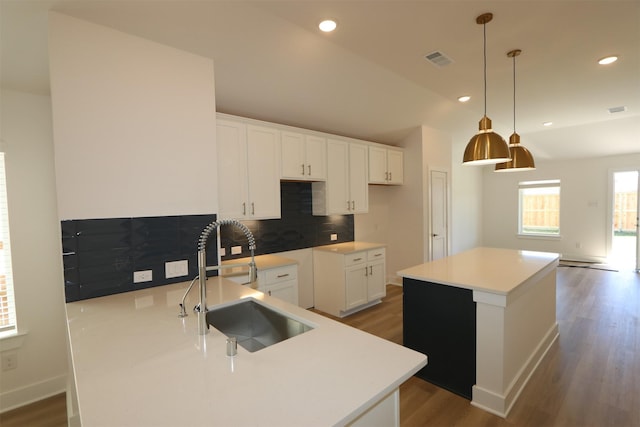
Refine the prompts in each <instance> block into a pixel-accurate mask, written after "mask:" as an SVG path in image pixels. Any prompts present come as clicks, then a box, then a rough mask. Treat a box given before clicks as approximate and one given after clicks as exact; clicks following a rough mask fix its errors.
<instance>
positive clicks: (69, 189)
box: [49, 13, 218, 219]
mask: <svg viewBox="0 0 640 427" xmlns="http://www.w3.org/2000/svg"><path fill="white" fill-rule="evenodd" d="M49 38H50V41H49V56H50V70H51V71H50V76H51V93H52V103H53V123H54V141H55V162H56V178H57V194H58V211H59V215H60V219H81V218H113V217H137V216H158V215H186V214H210V213H215V212H217V210H218V209H217V208H218V205H217V199H218V197H217V178H216V176H217V173H216V170H217V168H216V157H215V155H216V154H215V153H216V145H215V141H216V128H215V91H214V79H213V61H212V60H211V59H208V58H203V57H200V56H196V55H193V54H190V53H188V52H183V51H180V50H177V49H174V48H171V47H168V46H163V45H160V44H158V43H155V42H151V41H148V40H145V39H142V38H139V37H134V36H130V35H128V34H124V33H121V32H118V31H115V30H112V29H109V28H106V27H102V26H99V25H95V24H92V23H89V22H86V21H82V20H78V19H75V18H71V17H68V16H65V15H60V14H57V13H51V14H50V22H49Z"/></svg>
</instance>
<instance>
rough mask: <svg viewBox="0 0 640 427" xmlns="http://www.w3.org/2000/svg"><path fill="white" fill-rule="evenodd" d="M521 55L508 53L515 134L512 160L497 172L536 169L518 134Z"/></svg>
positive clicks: (510, 138)
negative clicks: (518, 63)
mask: <svg viewBox="0 0 640 427" xmlns="http://www.w3.org/2000/svg"><path fill="white" fill-rule="evenodd" d="M521 53H522V51H521V50H520V49H515V50H512V51H510V52H508V53H507V56H508V57H509V58H513V134H511V136H510V137H509V152H510V157H511V160H509V161H508V162H505V163H497V164H496V168H495V172H519V171H526V170H534V169H535V168H536V164H535V162H534V161H533V156H532V155H531V152H529V150H527V149H526V148H525V147H523V146H522V145H520V135H518V134H517V133H516V56H518V55H520V54H521Z"/></svg>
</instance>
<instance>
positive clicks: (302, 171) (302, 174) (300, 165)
mask: <svg viewBox="0 0 640 427" xmlns="http://www.w3.org/2000/svg"><path fill="white" fill-rule="evenodd" d="M300 166H302V175H304V163H303V164H301V165H300Z"/></svg>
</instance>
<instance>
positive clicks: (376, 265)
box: [367, 260, 387, 301]
mask: <svg viewBox="0 0 640 427" xmlns="http://www.w3.org/2000/svg"><path fill="white" fill-rule="evenodd" d="M367 268H368V269H369V271H368V274H369V275H368V276H367V300H368V301H373V300H375V299H378V298H383V297H384V296H385V295H387V287H386V283H385V282H386V280H385V277H384V276H385V268H384V260H380V261H375V262H372V263H369V265H368V266H367Z"/></svg>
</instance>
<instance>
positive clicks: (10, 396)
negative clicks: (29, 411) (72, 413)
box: [0, 375, 67, 413]
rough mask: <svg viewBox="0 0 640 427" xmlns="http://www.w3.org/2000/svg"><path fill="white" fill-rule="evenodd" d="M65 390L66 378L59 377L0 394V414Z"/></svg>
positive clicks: (64, 376)
mask: <svg viewBox="0 0 640 427" xmlns="http://www.w3.org/2000/svg"><path fill="white" fill-rule="evenodd" d="M66 389H67V376H66V375H60V376H57V377H53V378H50V379H48V380H44V381H40V382H37V383H34V384H29V385H27V386H24V387H20V388H17V389H14V390H9V391H3V392H2V393H0V413H3V412H7V411H10V410H12V409H16V408H20V407H21V406H25V405H28V404H30V403H34V402H37V401H39V400H42V399H46V398H47V397H51V396H55V395H56V394H60V393H64V392H65V391H66Z"/></svg>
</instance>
